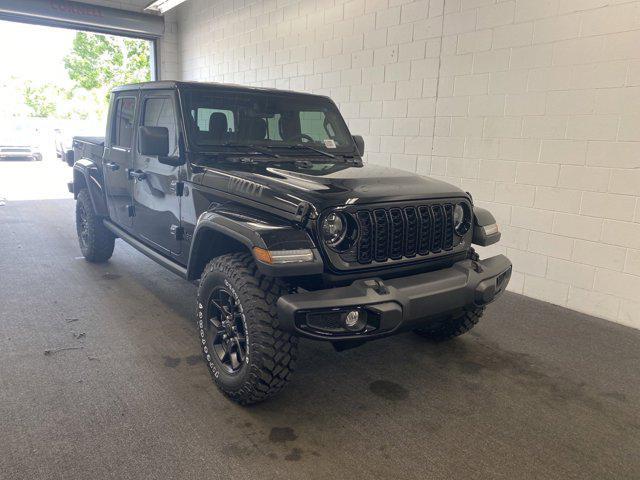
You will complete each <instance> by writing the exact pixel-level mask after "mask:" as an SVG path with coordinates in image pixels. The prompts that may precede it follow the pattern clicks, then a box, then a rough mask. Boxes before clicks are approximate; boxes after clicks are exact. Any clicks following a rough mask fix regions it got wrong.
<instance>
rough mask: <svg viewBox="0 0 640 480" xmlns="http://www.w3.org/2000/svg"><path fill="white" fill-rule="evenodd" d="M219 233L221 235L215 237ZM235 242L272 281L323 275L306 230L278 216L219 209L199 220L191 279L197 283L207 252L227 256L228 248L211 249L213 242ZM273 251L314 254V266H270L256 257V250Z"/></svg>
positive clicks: (308, 263)
mask: <svg viewBox="0 0 640 480" xmlns="http://www.w3.org/2000/svg"><path fill="white" fill-rule="evenodd" d="M211 232H216V233H217V234H218V235H211ZM225 238H231V239H233V240H236V241H238V242H239V243H241V244H242V245H244V246H245V247H246V248H247V250H248V251H249V252H251V254H252V255H253V256H254V259H255V261H256V265H257V266H258V269H259V270H260V271H261V273H263V274H265V275H268V276H271V277H292V276H300V275H314V274H319V273H322V271H323V263H322V259H321V257H320V254H319V253H318V250H317V249H316V247H315V245H314V243H313V240H311V238H310V237H309V235H308V234H307V232H306V231H304V230H303V229H301V228H299V227H296V226H294V225H292V224H291V223H288V222H286V221H285V220H283V219H280V218H278V217H276V216H272V215H268V214H263V213H262V212H259V213H256V212H252V211H248V210H245V209H242V208H229V207H226V208H225V207H223V208H216V209H214V210H209V211H206V212H204V213H203V214H202V215H200V217H199V218H198V222H197V224H196V227H195V230H194V232H193V241H192V242H191V251H190V252H189V262H188V267H187V278H189V279H195V278H196V277H197V276H198V274H199V266H200V265H201V264H202V255H203V254H206V252H211V251H214V252H226V251H227V250H226V249H225V248H224V245H213V246H212V245H210V244H208V243H209V242H212V241H213V242H224V241H225ZM255 247H258V248H262V249H265V250H269V251H276V250H303V249H309V250H312V251H313V256H314V260H313V261H311V262H300V263H286V264H279V265H277V264H276V265H274V264H268V263H265V262H262V261H260V260H259V259H257V258H256V257H255V255H254V250H253V249H254V248H255Z"/></svg>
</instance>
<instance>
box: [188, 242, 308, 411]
mask: <svg viewBox="0 0 640 480" xmlns="http://www.w3.org/2000/svg"><path fill="white" fill-rule="evenodd" d="M285 293H288V290H287V287H286V285H285V284H284V283H282V282H281V281H279V280H277V279H273V278H268V277H265V276H263V275H262V274H260V272H259V271H258V269H257V267H256V265H255V263H254V261H253V258H252V257H251V255H250V254H249V253H233V254H227V255H222V256H220V257H217V258H215V259H213V260H211V261H210V262H209V264H208V265H207V266H206V268H205V271H204V273H203V274H202V278H201V279H200V285H199V287H198V302H197V308H196V322H197V327H198V334H199V338H200V343H201V347H202V354H203V356H204V359H205V361H206V363H207V366H208V367H209V372H210V373H211V376H212V378H213V381H214V382H215V383H216V385H217V386H218V388H219V389H220V390H221V391H222V392H223V393H224V394H225V395H227V396H228V397H229V398H230V399H232V400H233V401H235V402H237V403H239V404H242V405H249V404H252V403H257V402H261V401H263V400H266V399H267V398H269V397H271V396H273V395H274V394H276V393H277V392H279V391H280V390H281V389H282V388H283V387H284V386H285V385H286V384H287V382H288V381H289V379H290V377H291V373H292V372H293V368H294V362H295V360H296V354H297V345H298V339H297V337H295V336H293V335H291V334H289V333H287V332H284V331H282V330H280V329H278V320H277V311H276V302H277V301H278V298H279V297H280V296H281V295H283V294H285Z"/></svg>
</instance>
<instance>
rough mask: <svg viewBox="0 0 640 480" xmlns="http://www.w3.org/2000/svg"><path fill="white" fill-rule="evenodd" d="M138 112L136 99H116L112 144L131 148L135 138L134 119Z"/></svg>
mask: <svg viewBox="0 0 640 480" xmlns="http://www.w3.org/2000/svg"><path fill="white" fill-rule="evenodd" d="M135 114H136V99H135V98H133V97H122V98H118V99H117V100H116V107H115V112H114V117H113V126H112V127H111V144H112V145H114V146H118V147H123V148H131V141H132V140H133V121H134V118H135Z"/></svg>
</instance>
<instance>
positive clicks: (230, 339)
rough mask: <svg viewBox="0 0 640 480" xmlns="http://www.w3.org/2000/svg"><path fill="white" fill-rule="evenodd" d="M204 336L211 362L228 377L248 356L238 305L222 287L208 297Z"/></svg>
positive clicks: (242, 318)
mask: <svg viewBox="0 0 640 480" xmlns="http://www.w3.org/2000/svg"><path fill="white" fill-rule="evenodd" d="M207 319H208V322H207V328H206V329H205V330H206V333H205V336H206V341H207V346H208V347H209V351H210V352H211V354H212V355H211V356H212V358H214V360H217V362H218V363H219V365H220V366H221V367H222V368H223V369H224V370H225V371H226V372H227V373H229V374H235V373H238V371H240V369H241V368H242V366H243V365H244V363H245V361H246V359H247V354H248V342H247V328H246V324H245V318H244V314H243V312H242V305H240V302H239V301H238V300H237V299H236V298H235V297H234V295H233V294H232V293H231V292H229V291H228V290H227V288H225V287H217V288H216V289H214V290H213V292H212V293H211V297H210V298H209V303H208V307H207Z"/></svg>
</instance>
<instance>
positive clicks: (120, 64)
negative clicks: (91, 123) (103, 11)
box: [64, 32, 151, 94]
mask: <svg viewBox="0 0 640 480" xmlns="http://www.w3.org/2000/svg"><path fill="white" fill-rule="evenodd" d="M64 66H65V69H66V70H67V73H68V74H69V78H70V79H71V80H73V81H74V82H75V83H76V85H77V86H78V87H80V88H84V89H85V90H90V91H91V90H98V89H99V90H103V91H104V92H105V94H108V92H109V91H110V90H111V89H112V88H113V87H115V86H116V85H122V84H125V83H136V82H145V81H149V80H151V69H150V48H149V42H146V41H143V40H135V39H130V38H124V37H114V36H110V35H100V34H94V33H86V32H78V33H77V34H76V36H75V38H74V40H73V48H72V51H71V53H69V54H68V55H67V56H66V57H65V59H64Z"/></svg>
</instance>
